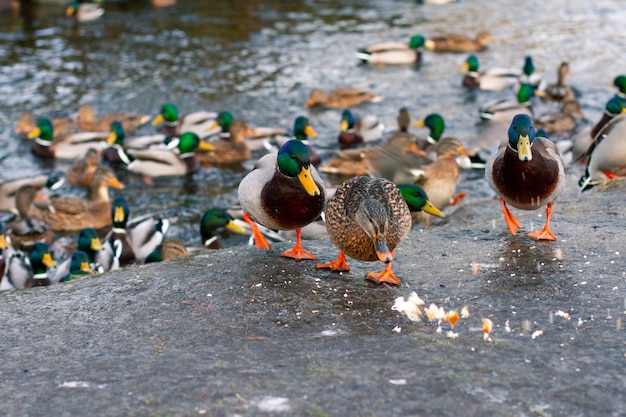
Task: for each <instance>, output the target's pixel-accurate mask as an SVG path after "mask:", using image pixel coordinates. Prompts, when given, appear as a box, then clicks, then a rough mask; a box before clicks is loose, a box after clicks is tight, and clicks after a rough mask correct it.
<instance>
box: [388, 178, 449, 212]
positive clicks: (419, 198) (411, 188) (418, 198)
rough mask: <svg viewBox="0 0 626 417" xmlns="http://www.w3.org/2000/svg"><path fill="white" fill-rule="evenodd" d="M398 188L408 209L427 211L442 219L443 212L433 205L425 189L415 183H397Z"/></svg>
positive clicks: (411, 210)
mask: <svg viewBox="0 0 626 417" xmlns="http://www.w3.org/2000/svg"><path fill="white" fill-rule="evenodd" d="M397 186H398V189H399V190H400V192H401V193H402V197H403V198H404V201H406V204H407V206H409V211H410V212H411V214H413V213H420V212H423V213H428V214H430V215H432V216H435V217H439V218H440V219H443V218H445V217H446V215H445V214H443V212H442V211H441V210H439V209H438V208H437V207H435V206H434V205H433V203H431V202H430V200H429V199H428V195H426V191H424V189H423V188H422V187H420V186H419V185H417V184H398V185H397Z"/></svg>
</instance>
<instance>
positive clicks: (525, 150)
mask: <svg viewBox="0 0 626 417" xmlns="http://www.w3.org/2000/svg"><path fill="white" fill-rule="evenodd" d="M517 157H518V158H519V160H520V161H530V160H532V159H533V151H532V149H531V147H530V137H529V136H528V135H526V136H522V135H520V136H519V138H518V140H517Z"/></svg>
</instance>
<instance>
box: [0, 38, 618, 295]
mask: <svg viewBox="0 0 626 417" xmlns="http://www.w3.org/2000/svg"><path fill="white" fill-rule="evenodd" d="M489 41H491V36H490V35H489V34H488V33H481V34H479V36H478V37H477V38H476V39H470V38H468V37H464V36H462V35H449V36H440V37H436V38H431V39H426V38H424V37H422V36H415V37H413V38H411V40H410V41H409V43H408V44H404V43H402V42H384V43H379V44H376V45H372V46H370V47H367V48H363V49H362V50H359V51H358V52H357V58H358V59H359V60H361V61H362V62H364V63H367V64H375V65H383V64H386V65H391V64H394V65H397V64H414V63H418V62H419V61H420V59H421V54H422V52H423V50H424V49H428V50H432V51H462V52H473V51H480V50H483V49H484V48H485V46H486V44H487V43H488V42H489ZM466 70H467V73H466V75H465V77H464V79H463V86H464V87H465V88H472V89H495V90H498V89H504V88H513V89H515V90H517V94H516V95H517V100H516V101H515V102H507V101H504V102H497V103H493V105H489V106H485V107H484V108H483V109H482V110H481V116H482V117H483V118H484V119H485V120H487V122H486V127H485V129H493V130H494V131H495V132H496V133H495V136H496V137H497V138H498V141H497V142H498V143H495V144H494V143H477V144H476V148H475V149H473V150H471V151H470V150H467V149H466V148H465V147H464V146H463V145H462V144H461V142H460V141H459V140H457V139H455V138H450V137H442V136H443V135H442V133H443V130H444V121H443V118H442V117H441V116H440V115H438V114H432V115H429V116H428V117H426V118H425V119H424V120H421V121H419V122H417V123H416V125H418V126H427V127H428V128H429V129H430V134H429V137H428V138H427V139H420V138H417V137H416V136H414V135H412V134H410V133H409V127H410V125H411V122H410V115H409V114H408V111H407V110H406V109H400V111H399V114H398V118H397V121H398V129H397V131H396V133H394V134H393V135H392V136H391V137H389V138H387V139H386V140H384V141H383V140H382V138H381V136H382V128H381V127H380V124H378V122H377V120H376V118H363V119H359V118H358V117H356V116H355V114H353V113H352V112H351V111H350V110H349V109H348V108H349V107H353V106H356V105H359V104H360V103H363V102H365V101H376V100H378V97H377V96H376V95H375V94H373V93H371V92H370V91H368V90H361V89H354V88H341V89H337V90H333V91H330V92H324V91H321V90H317V89H316V90H313V91H312V92H311V95H310V98H309V100H308V101H307V102H306V103H305V107H309V106H319V105H321V106H325V107H334V108H343V109H344V110H343V112H342V120H341V125H340V127H339V132H340V133H339V135H338V143H339V145H340V147H341V148H342V149H341V150H339V151H338V152H337V155H336V157H334V158H333V159H332V160H330V161H328V162H326V163H324V164H321V161H320V160H319V155H318V154H317V153H316V152H315V150H314V148H313V147H312V146H311V144H310V143H309V141H308V138H309V137H314V136H315V131H314V130H313V128H312V127H311V126H310V125H309V121H308V119H307V118H306V117H303V116H300V117H298V118H296V119H295V122H294V127H293V132H292V135H289V136H288V135H286V132H285V131H284V130H280V129H279V130H276V129H271V128H261V127H258V128H253V129H251V128H249V127H248V126H247V124H246V123H245V122H243V121H240V120H234V118H233V116H232V114H230V113H229V112H221V113H216V112H195V113H190V114H187V115H180V114H179V112H178V109H177V107H176V106H175V105H174V104H171V103H168V104H165V105H163V106H162V108H161V109H160V113H159V115H158V116H157V117H156V118H155V119H154V120H153V122H152V124H153V125H155V126H157V125H159V126H160V130H161V132H160V133H158V134H155V135H152V136H140V137H139V136H134V137H133V136H132V135H133V132H134V131H135V130H136V129H137V128H138V127H139V126H141V125H143V124H145V123H147V122H148V121H149V119H150V117H149V116H145V115H138V114H129V113H117V114H108V115H101V116H97V115H96V113H95V111H94V109H93V107H91V106H84V107H82V108H81V109H79V112H78V118H77V119H76V120H69V119H57V120H49V119H46V118H41V119H39V120H35V119H34V118H33V117H32V116H31V115H28V114H26V115H23V116H22V117H21V119H20V120H19V123H18V126H17V127H16V132H18V133H20V134H21V135H24V136H27V137H28V138H30V139H33V141H32V148H31V149H32V153H33V154H34V155H36V156H37V157H39V158H43V159H66V160H74V161H75V162H74V163H73V165H72V167H71V168H70V169H69V170H68V171H67V172H66V173H64V175H63V176H58V175H55V174H54V173H53V174H51V175H49V176H37V177H30V178H22V179H19V180H14V181H9V182H5V183H4V184H1V185H0V210H4V211H13V212H15V213H16V214H17V215H16V217H15V218H14V219H13V220H12V221H11V222H10V223H9V224H8V225H7V227H6V229H5V232H4V234H2V235H1V236H0V249H2V263H1V266H2V268H3V270H2V281H1V282H0V289H10V288H24V287H29V286H45V285H49V284H50V283H54V282H65V281H69V280H71V279H73V278H75V277H77V276H80V275H82V274H88V273H91V272H93V271H94V270H97V271H100V272H102V271H107V270H112V269H116V268H119V267H123V266H125V265H131V264H141V263H144V262H150V261H152V260H162V259H169V258H172V257H175V256H180V255H184V254H186V253H187V250H188V248H186V247H185V245H184V244H183V243H182V242H179V241H176V240H173V239H171V240H167V239H165V235H166V232H167V228H168V225H169V223H168V221H167V220H164V219H158V218H153V217H145V218H139V219H135V220H132V221H130V222H129V213H130V210H129V207H128V205H127V203H126V201H125V200H124V198H123V197H117V198H116V199H114V201H111V200H110V197H109V187H114V188H118V189H122V188H123V187H124V186H123V185H122V184H121V183H120V182H119V181H118V180H117V178H116V175H115V170H117V169H126V170H128V171H130V172H133V173H136V174H138V175H140V176H141V177H143V178H144V179H145V181H146V182H147V183H149V178H152V177H157V176H183V175H193V173H195V172H196V171H198V170H199V169H202V167H203V166H217V167H230V166H233V165H234V164H241V163H242V162H243V161H246V160H249V159H251V158H252V152H253V151H254V152H257V151H259V150H260V149H264V152H265V153H266V154H265V155H264V156H262V157H261V158H260V159H259V160H258V161H257V163H256V165H255V166H254V168H253V169H252V170H251V171H250V172H249V173H248V174H247V175H246V176H245V177H244V178H243V180H242V181H241V183H240V185H239V188H238V198H239V202H240V204H241V209H242V211H243V215H242V217H243V220H244V221H245V223H243V222H240V221H237V219H235V218H233V216H232V213H229V212H226V211H225V210H222V209H211V210H208V211H207V212H206V213H205V215H204V216H203V218H202V220H201V224H200V228H201V234H202V240H203V242H204V243H205V246H206V247H211V248H214V247H216V246H218V244H217V241H216V239H217V238H216V232H217V231H218V230H221V229H223V228H226V229H230V230H232V231H235V232H238V233H243V232H245V230H244V228H243V227H242V226H243V225H245V226H246V227H249V230H250V233H251V234H252V237H253V238H254V242H255V244H256V246H257V247H258V248H260V249H267V248H269V247H270V243H269V242H268V240H267V239H266V236H270V235H271V233H272V231H276V230H295V232H296V239H295V240H296V243H295V245H294V247H293V248H292V249H290V250H288V251H286V252H284V253H283V254H282V256H285V257H290V258H294V259H296V260H303V259H306V260H315V259H316V256H315V255H313V254H312V253H310V252H308V251H307V250H305V249H304V248H303V246H302V241H301V236H302V235H301V233H302V231H303V229H304V230H306V228H308V227H311V226H310V225H314V224H316V223H318V222H319V219H320V217H322V218H323V224H324V228H325V231H326V236H328V238H329V239H330V240H331V241H332V243H333V244H334V245H335V246H336V247H337V248H338V250H339V255H338V257H337V259H336V260H334V261H332V262H327V263H319V264H317V267H318V268H328V269H331V270H334V271H349V269H350V268H349V266H348V264H347V257H350V258H353V259H356V260H361V261H381V262H383V263H385V264H386V267H385V269H384V270H383V271H381V272H376V273H369V274H368V275H367V277H368V278H369V279H370V280H372V281H374V282H377V283H383V282H384V283H390V284H399V283H400V281H399V279H398V278H397V277H396V276H395V275H394V273H393V272H392V269H391V265H392V260H393V254H394V250H395V248H396V247H397V246H398V245H399V244H400V243H401V242H402V240H403V239H404V238H405V237H406V236H407V235H408V233H409V231H410V230H411V227H412V225H414V224H417V223H421V224H425V225H428V224H430V222H431V221H432V219H433V217H432V216H435V217H444V214H443V212H442V210H443V209H444V208H445V207H446V206H448V205H450V204H455V203H456V201H458V200H459V199H460V198H462V197H463V196H462V195H457V196H456V197H455V195H454V194H455V190H456V185H457V181H458V178H459V172H460V170H461V169H462V168H470V169H472V168H473V169H476V168H477V167H478V168H482V169H484V170H485V177H486V180H487V182H488V183H489V185H490V186H491V187H492V188H493V190H494V191H495V192H496V194H497V195H498V197H499V199H500V202H501V205H502V210H503V213H504V217H505V221H506V224H507V227H508V229H509V231H510V233H511V234H516V233H517V232H518V230H519V229H520V224H519V222H518V221H517V220H516V219H515V217H514V216H513V214H512V213H511V212H510V210H509V208H508V206H512V207H515V208H517V209H522V210H536V209H540V208H543V207H545V208H546V222H545V225H544V227H543V228H542V229H541V230H539V231H535V232H532V233H529V234H528V236H530V237H531V238H533V239H537V240H556V237H555V235H554V234H553V233H552V232H551V230H550V218H551V213H552V205H553V203H554V201H555V200H556V198H557V197H558V195H559V194H560V193H561V192H562V191H563V189H564V187H565V174H564V166H565V165H566V164H567V163H570V162H569V160H568V161H566V162H565V163H564V162H563V158H562V156H561V155H562V154H563V153H564V152H567V153H568V155H569V154H571V155H573V156H572V158H573V162H571V163H575V162H580V161H582V162H583V163H586V167H587V168H586V173H585V175H584V176H583V178H581V180H580V185H581V187H582V189H588V188H589V187H591V186H593V185H595V184H598V183H606V182H608V181H611V180H613V179H615V178H619V177H623V176H624V175H626V158H625V155H626V145H625V143H626V141H624V137H625V136H626V131H624V129H626V123H625V122H624V121H625V120H626V116H625V115H624V113H626V76H618V77H616V78H615V79H614V85H615V87H617V90H618V91H617V93H616V94H615V96H614V97H611V98H610V100H608V102H607V105H606V109H605V112H604V114H603V116H602V118H601V120H600V121H598V123H597V124H596V125H595V126H594V127H593V129H589V130H586V131H583V132H581V133H580V134H578V135H577V136H576V137H575V138H574V139H571V138H570V136H571V132H572V129H573V128H574V127H573V126H572V125H571V122H572V120H573V119H575V116H576V113H577V112H579V110H580V107H579V106H576V104H577V103H576V101H575V98H576V91H575V90H574V89H572V88H571V87H570V86H569V85H567V83H566V82H565V76H566V74H567V73H568V65H567V63H563V64H562V65H561V66H560V67H559V70H558V75H559V79H558V82H557V83H556V84H554V85H545V84H542V83H541V82H540V80H538V79H537V77H536V76H535V74H534V68H533V63H532V59H531V58H530V57H527V58H526V61H525V64H524V66H523V67H522V68H521V69H520V70H506V69H492V70H482V71H480V70H479V67H478V59H477V57H476V56H475V55H470V56H469V57H468V59H467V61H466ZM535 95H537V96H541V97H543V98H544V99H549V100H553V101H559V102H562V103H563V107H562V111H561V112H557V113H555V114H552V115H551V117H550V118H544V119H542V120H541V119H535V120H533V115H532V112H531V111H530V101H531V98H532V97H533V96H535ZM574 126H575V124H574ZM539 127H540V128H541V129H539ZM563 132H567V134H566V135H565V136H567V137H568V138H570V139H571V140H567V141H566V140H561V141H558V142H557V143H555V142H553V141H551V140H550V139H548V134H556V135H559V134H563ZM485 137H489V135H487V134H485ZM483 157H484V158H485V159H486V162H485V160H484V159H483ZM316 166H317V168H316ZM318 169H319V171H322V172H325V173H327V174H328V175H332V174H340V175H347V176H350V177H351V178H350V179H348V180H346V181H344V182H343V183H342V184H341V185H340V186H339V187H337V188H336V189H333V190H331V189H330V188H327V187H326V186H325V183H324V180H323V179H322V177H321V176H320V174H319V172H318ZM63 181H65V182H67V183H69V184H71V185H75V186H82V187H85V188H87V189H88V190H89V192H88V194H87V195H88V196H87V197H85V198H78V197H70V196H63V195H62V189H59V186H60V185H61V183H62V182H63ZM102 231H108V234H107V235H106V237H105V238H104V239H103V240H100V239H99V237H98V232H102ZM55 232H61V233H79V237H78V242H77V250H76V251H75V252H74V254H73V255H72V256H71V257H69V258H67V259H66V260H65V261H64V262H63V263H61V264H60V265H56V266H55V264H54V261H53V260H52V257H51V255H50V245H51V244H52V243H53V242H54V236H55ZM272 236H273V235H272ZM26 253H28V255H27V254H26Z"/></svg>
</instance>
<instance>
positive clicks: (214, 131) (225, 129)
mask: <svg viewBox="0 0 626 417" xmlns="http://www.w3.org/2000/svg"><path fill="white" fill-rule="evenodd" d="M234 121H235V117H234V116H233V114H232V113H231V112H229V111H221V112H219V113H218V114H217V117H216V118H215V120H214V121H213V123H211V124H209V126H208V127H207V132H208V134H209V135H210V137H209V138H208V139H209V140H211V139H213V138H212V137H213V136H217V137H218V138H228V137H230V126H231V125H232V124H233V122H234Z"/></svg>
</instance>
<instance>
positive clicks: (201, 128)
mask: <svg viewBox="0 0 626 417" xmlns="http://www.w3.org/2000/svg"><path fill="white" fill-rule="evenodd" d="M216 118H217V113H216V112H209V111H197V112H193V113H189V114H186V115H183V116H181V115H180V114H179V113H178V107H176V105H174V104H172V103H165V104H164V105H163V106H161V111H160V112H159V114H158V115H157V116H156V117H155V118H154V120H153V121H152V125H153V126H158V125H161V124H162V126H161V131H162V133H163V134H165V135H166V136H168V137H178V136H180V135H182V134H183V133H185V132H193V133H195V134H196V135H198V137H199V138H201V139H204V138H206V137H208V136H210V135H211V134H212V132H213V127H214V126H215V119H216Z"/></svg>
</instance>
